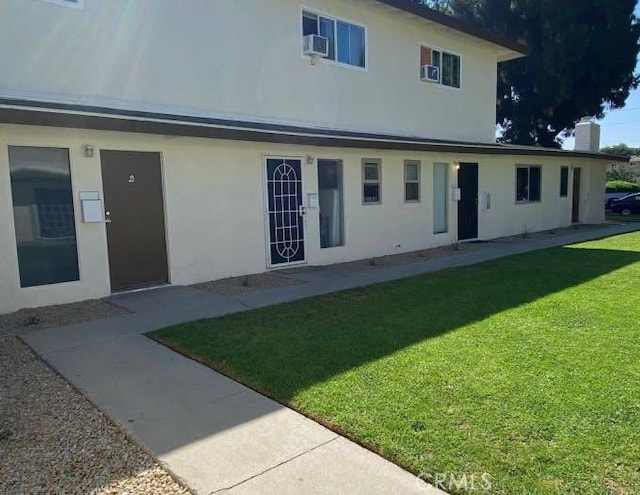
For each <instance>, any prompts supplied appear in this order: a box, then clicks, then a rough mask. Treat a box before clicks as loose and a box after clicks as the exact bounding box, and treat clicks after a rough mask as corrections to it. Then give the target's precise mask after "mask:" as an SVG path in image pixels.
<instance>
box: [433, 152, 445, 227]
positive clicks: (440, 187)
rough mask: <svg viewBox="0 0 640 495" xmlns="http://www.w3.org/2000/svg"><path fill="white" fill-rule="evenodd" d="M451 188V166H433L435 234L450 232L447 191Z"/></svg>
mask: <svg viewBox="0 0 640 495" xmlns="http://www.w3.org/2000/svg"><path fill="white" fill-rule="evenodd" d="M448 188H449V164H447V163H434V164H433V233H434V234H444V233H445V232H448V231H449V222H448V217H449V212H448V208H447V205H448V202H447V190H448Z"/></svg>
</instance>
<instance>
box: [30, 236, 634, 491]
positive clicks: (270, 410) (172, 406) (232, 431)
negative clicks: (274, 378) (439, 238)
mask: <svg viewBox="0 0 640 495" xmlns="http://www.w3.org/2000/svg"><path fill="white" fill-rule="evenodd" d="M638 229H640V225H638V224H637V225H607V226H602V227H598V228H594V229H584V230H578V231H576V232H575V234H574V233H572V234H570V235H564V236H562V237H549V238H545V239H540V240H538V239H531V240H529V241H527V242H516V243H512V244H509V243H500V242H496V243H488V244H486V245H483V246H482V249H478V250H474V251H473V252H469V253H464V254H457V255H455V256H448V257H444V258H439V259H433V260H429V261H423V262H418V263H411V264H408V265H403V266H395V267H387V268H377V269H372V270H366V271H349V270H346V269H345V268H344V267H342V268H341V267H340V266H333V267H326V268H314V269H308V270H296V271H294V272H293V273H288V274H287V276H289V277H293V278H297V279H299V280H302V281H305V282H306V283H305V284H300V285H295V286H288V287H283V288H278V289H272V290H267V291H256V292H248V293H244V294H240V295H237V296H233V297H225V296H218V295H214V294H210V293H207V292H203V291H199V290H195V289H193V288H189V287H166V288H162V289H157V290H153V291H147V292H137V293H130V294H123V295H118V296H113V297H112V298H111V299H112V300H113V301H114V302H115V303H117V304H119V305H122V306H125V307H127V308H129V309H130V310H132V311H134V313H131V314H127V315H122V316H117V317H114V318H110V319H106V320H99V321H94V322H89V323H83V324H78V325H72V326H68V327H63V328H57V329H46V330H42V331H39V332H35V333H29V334H25V335H23V336H22V339H23V340H24V341H25V342H26V343H27V344H28V345H29V346H31V348H32V349H34V351H35V352H37V353H38V354H39V355H40V356H41V357H42V358H43V359H44V360H45V361H46V362H48V363H49V364H50V365H51V366H52V367H53V368H54V369H56V370H57V371H58V372H59V373H61V374H62V375H63V376H64V377H65V378H67V379H68V380H69V381H70V382H71V383H72V384H73V385H75V386H76V387H77V388H78V389H80V390H81V391H82V392H83V393H84V394H85V395H87V396H88V397H89V398H90V400H92V401H93V402H94V403H95V404H96V405H97V406H98V407H99V408H100V409H102V410H103V411H104V412H105V413H106V414H107V415H108V416H109V417H110V418H111V419H113V420H114V421H115V422H116V423H119V424H121V425H122V426H123V427H124V428H125V429H126V430H128V431H129V432H130V433H132V434H133V435H134V436H135V437H136V438H137V439H138V440H139V441H140V442H141V443H142V444H144V445H145V446H146V447H147V448H148V449H149V450H150V451H151V452H152V453H153V455H154V456H155V457H156V458H157V459H159V460H160V462H161V463H162V464H163V465H164V466H165V467H166V468H167V469H169V470H170V471H171V472H173V473H174V474H175V475H176V476H177V477H178V478H180V479H181V480H182V481H183V482H184V483H185V484H186V485H187V486H188V487H190V488H192V489H193V490H194V491H195V492H196V493H199V494H210V493H222V492H224V493H230V494H234V495H235V494H245V493H247V494H248V493H263V494H269V493H278V494H289V493H290V494H298V493H305V494H314V493H318V494H321V493H354V494H357V493H363V494H364V493H366V494H376V493H380V494H390V493H403V494H405V493H416V494H418V493H420V494H425V493H430V494H435V493H441V492H439V491H438V490H436V489H435V488H433V487H430V486H428V485H426V484H424V483H422V482H420V481H418V480H417V478H416V477H415V476H413V475H411V474H410V473H408V472H406V471H404V470H402V469H400V468H399V467H397V466H396V465H394V464H392V463H390V462H388V461H386V460H385V459H383V458H381V457H379V456H377V455H375V454H373V453H371V452H369V451H367V450H365V449H363V448H361V447H359V446H358V445H356V444H354V443H353V442H350V441H348V440H346V439H344V438H342V437H340V436H339V435H337V434H335V433H334V432H332V431H330V430H327V429H326V428H324V427H322V426H320V425H318V424H317V423H315V422H313V421H311V420H309V419H307V418H305V417H304V416H301V415H300V414H297V413H295V412H293V411H291V410H290V409H288V408H286V407H283V406H281V405H280V404H278V403H276V402H274V401H272V400H270V399H268V398H266V397H264V396H262V395H260V394H258V393H256V392H254V391H253V390H250V389H248V388H246V387H244V386H242V385H240V384H238V383H236V382H234V381H232V380H230V379H228V378H226V377H224V376H222V375H220V374H219V373H216V372H214V371H212V370H210V369H208V368H206V367H204V366H202V365H200V364H198V363H196V362H194V361H191V360H189V359H187V358H185V357H183V356H181V355H178V354H176V353H174V352H172V351H170V350H169V349H167V348H165V347H163V346H162V345H159V344H157V343H155V342H153V341H151V340H150V339H148V338H146V337H145V336H143V335H142V334H143V333H145V332H148V331H151V330H154V329H157V328H161V327H163V326H167V325H172V324H177V323H181V322H187V321H192V320H197V319H201V318H210V317H217V316H221V315H224V314H228V313H234V312H239V311H246V310H247V309H252V308H259V307H263V306H268V305H272V304H277V303H281V302H285V301H292V300H296V299H301V298H304V297H309V296H313V295H318V294H324V293H328V292H333V291H338V290H343V289H348V288H354V287H359V286H365V285H369V284H372V283H376V282H384V281H388V280H393V279H398V278H403V277H408V276H413V275H419V274H422V273H428V272H432V271H436V270H441V269H444V268H451V267H456V266H464V265H470V264H474V263H478V262H482V261H487V260H490V259H495V258H500V257H503V256H507V255H511V254H517V253H522V252H526V251H532V250H535V249H541V248H545V247H552V246H557V245H563V244H570V243H575V242H581V241H585V240H589V239H594V238H600V237H606V236H610V235H614V234H619V233H625V232H630V231H634V230H638Z"/></svg>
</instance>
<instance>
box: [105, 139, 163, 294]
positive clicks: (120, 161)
mask: <svg viewBox="0 0 640 495" xmlns="http://www.w3.org/2000/svg"><path fill="white" fill-rule="evenodd" d="M100 159H101V162H102V186H103V189H104V204H105V217H106V222H107V243H108V247H109V270H110V274H111V290H113V291H117V290H123V289H133V288H137V287H145V286H151V285H156V284H162V283H166V282H168V280H169V275H168V271H167V246H166V239H165V229H164V200H163V195H162V174H161V167H160V154H159V153H146V152H138V151H107V150H102V151H100Z"/></svg>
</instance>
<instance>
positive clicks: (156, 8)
mask: <svg viewBox="0 0 640 495" xmlns="http://www.w3.org/2000/svg"><path fill="white" fill-rule="evenodd" d="M0 33H2V34H1V36H2V39H3V40H4V42H3V43H1V44H0V67H1V70H0V203H1V205H2V207H1V208H0V252H1V253H2V256H1V257H0V313H2V312H8V311H13V310H16V309H19V308H21V307H27V306H39V305H47V304H57V303H65V302H72V301H78V300H82V299H87V298H95V297H102V296H106V295H108V294H110V293H112V292H113V291H118V290H126V289H131V288H137V287H144V286H151V285H155V284H165V283H171V284H191V283H196V282H201V281H206V280H212V279H217V278H223V277H228V276H237V275H244V274H248V273H258V272H263V271H265V270H271V269H277V268H282V267H289V266H292V265H296V264H301V263H309V264H316V265H319V264H329V263H336V262H342V261H349V260H355V259H361V258H367V257H373V256H381V255H385V254H392V253H397V252H403V251H412V250H418V249H424V248H429V247H436V246H442V245H448V244H451V243H452V242H455V241H458V240H466V239H476V238H482V239H489V238H495V237H499V236H504V235H510V234H518V233H520V232H522V231H523V229H527V230H528V231H535V230H543V229H550V228H557V227H562V226H567V225H570V224H571V223H572V222H601V221H603V220H604V212H603V207H602V205H603V202H604V174H605V167H606V165H607V163H609V162H610V161H611V160H610V159H609V160H606V159H605V157H603V156H601V155H598V154H596V153H592V152H589V151H580V152H559V151H554V150H542V149H536V148H526V147H513V146H511V147H510V146H501V145H497V144H495V125H494V123H495V93H496V65H497V64H498V63H499V62H501V61H506V60H509V59H513V58H517V57H521V56H524V55H525V54H526V48H525V47H524V46H522V45H519V44H518V43H515V42H513V41H509V40H504V39H501V38H499V37H497V36H494V35H492V34H490V33H487V32H484V31H483V30H481V29H479V28H476V27H474V26H469V25H466V24H463V23H460V22H459V21H457V20H454V19H451V18H449V17H447V16H444V15H442V14H439V13H437V12H434V11H431V10H429V9H426V8H424V7H420V6H417V5H416V4H414V3H413V2H410V1H404V0H380V1H369V0H349V1H346V0H304V1H295V0H270V1H268V2H265V1H264V0H243V1H241V2H239V1H229V0H190V1H189V2H176V1H173V0H109V1H104V0H3V1H2V2H1V3H0Z"/></svg>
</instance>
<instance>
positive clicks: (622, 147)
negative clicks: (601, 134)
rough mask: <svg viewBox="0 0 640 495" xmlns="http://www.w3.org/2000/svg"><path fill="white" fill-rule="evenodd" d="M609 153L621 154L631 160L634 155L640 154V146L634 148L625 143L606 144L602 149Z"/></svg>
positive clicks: (603, 151)
mask: <svg viewBox="0 0 640 495" xmlns="http://www.w3.org/2000/svg"><path fill="white" fill-rule="evenodd" d="M600 151H601V152H602V153H606V154H607V155H616V156H621V157H623V158H626V159H627V160H629V159H630V158H631V157H632V156H640V148H632V147H631V146H627V145H626V144H625V143H620V144H614V145H613V146H606V147H604V148H602V149H601V150H600Z"/></svg>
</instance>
